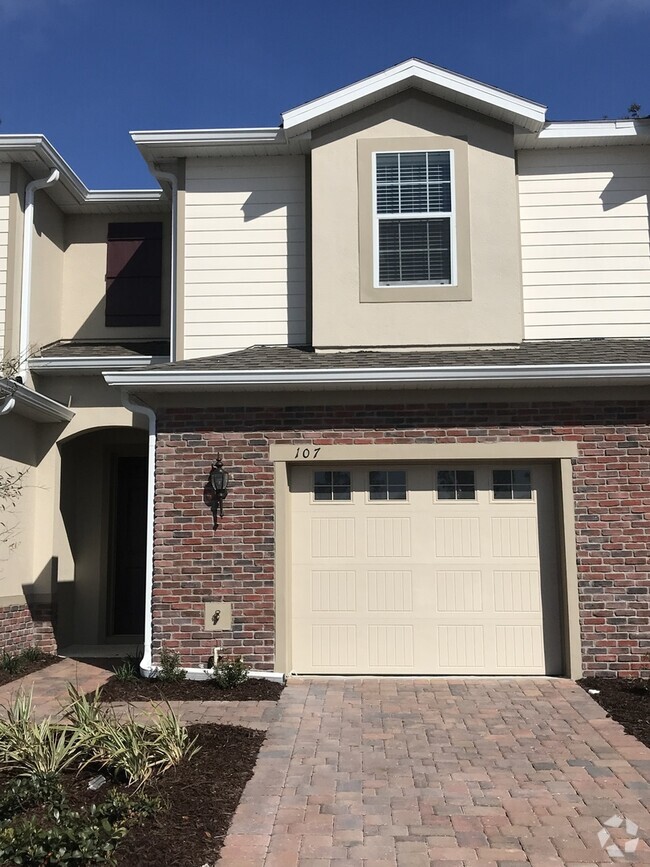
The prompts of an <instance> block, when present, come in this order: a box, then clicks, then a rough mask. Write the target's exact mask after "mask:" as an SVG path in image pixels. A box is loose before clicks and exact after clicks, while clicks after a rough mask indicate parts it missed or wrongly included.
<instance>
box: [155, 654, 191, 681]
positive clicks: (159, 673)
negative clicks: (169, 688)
mask: <svg viewBox="0 0 650 867" xmlns="http://www.w3.org/2000/svg"><path fill="white" fill-rule="evenodd" d="M180 663H181V658H180V655H179V654H178V653H176V652H175V651H173V650H168V649H167V648H166V647H164V646H163V648H162V650H161V651H160V665H159V666H158V667H157V668H156V670H155V674H154V677H155V678H156V679H157V680H164V681H167V682H168V683H176V682H178V681H179V680H185V677H186V675H187V672H186V671H185V669H183V668H181V664H180Z"/></svg>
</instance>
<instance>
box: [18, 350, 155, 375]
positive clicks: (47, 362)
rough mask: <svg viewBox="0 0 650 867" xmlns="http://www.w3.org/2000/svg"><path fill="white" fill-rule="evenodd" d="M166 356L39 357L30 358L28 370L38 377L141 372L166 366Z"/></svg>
mask: <svg viewBox="0 0 650 867" xmlns="http://www.w3.org/2000/svg"><path fill="white" fill-rule="evenodd" d="M168 361H169V357H167V356H157V355H124V356H114V355H95V356H93V355H86V356H77V357H75V358H70V357H69V356H55V355H51V356H39V357H35V358H31V359H30V360H29V362H28V364H29V369H30V370H31V371H32V372H33V373H37V374H39V375H40V376H48V375H55V374H73V375H80V374H91V373H101V374H103V373H104V372H105V371H116V370H139V369H140V370H141V369H143V368H145V369H146V368H147V367H151V366H152V365H154V364H166V363H167V362H168Z"/></svg>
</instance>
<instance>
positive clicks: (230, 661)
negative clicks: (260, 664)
mask: <svg viewBox="0 0 650 867" xmlns="http://www.w3.org/2000/svg"><path fill="white" fill-rule="evenodd" d="M249 669H250V666H248V665H246V663H245V662H244V661H243V659H242V658H241V656H222V657H219V659H218V661H217V664H216V665H215V666H214V667H213V669H212V678H213V679H214V682H215V683H216V685H217V686H218V687H219V689H233V688H234V687H236V686H241V684H242V683H245V681H246V679H247V678H248V672H249Z"/></svg>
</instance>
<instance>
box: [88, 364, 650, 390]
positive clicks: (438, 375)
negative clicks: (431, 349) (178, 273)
mask: <svg viewBox="0 0 650 867" xmlns="http://www.w3.org/2000/svg"><path fill="white" fill-rule="evenodd" d="M104 379H105V380H106V382H107V383H108V384H109V385H114V386H122V387H130V388H138V389H142V390H147V389H152V390H175V389H184V388H188V387H192V388H194V389H196V390H200V389H209V388H213V387H215V386H217V387H219V386H220V387H228V386H231V387H241V386H249V387H258V388H265V387H277V386H312V385H316V386H318V385H320V386H331V387H336V386H343V387H345V386H347V385H350V384H352V385H357V386H359V385H361V386H362V385H383V386H385V387H387V388H390V387H400V386H408V385H418V384H422V385H431V386H436V385H441V386H442V385H445V384H458V385H461V384H462V385H466V386H470V387H471V386H481V385H488V384H489V385H494V386H497V387H498V386H517V385H528V384H534V383H536V384H545V383H548V384H560V383H562V384H565V385H576V384H580V383H588V384H596V383H601V384H605V383H624V382H625V383H637V384H642V383H643V384H645V383H650V364H534V365H532V364H531V365H524V364H520V365H482V366H478V365H471V366H470V365H468V366H458V367H451V366H449V367H388V368H380V367H375V368H368V369H363V368H338V369H329V370H322V369H320V370H319V369H315V368H311V369H302V370H253V371H250V370H223V371H218V370H182V369H181V370H160V371H158V370H151V371H145V372H143V373H140V374H138V373H134V372H133V373H132V372H126V371H124V372H121V371H115V372H111V371H108V370H106V371H104Z"/></svg>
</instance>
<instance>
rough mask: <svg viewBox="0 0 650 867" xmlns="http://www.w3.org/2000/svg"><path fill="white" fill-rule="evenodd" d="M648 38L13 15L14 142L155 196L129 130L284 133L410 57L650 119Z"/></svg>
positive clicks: (370, 16) (589, 112)
mask: <svg viewBox="0 0 650 867" xmlns="http://www.w3.org/2000/svg"><path fill="white" fill-rule="evenodd" d="M649 36H650V0H446V2H441V0H393V2H388V0H318V2H315V0H231V2H228V3H226V2H222V0H0V118H1V119H2V123H1V124H0V133H17V132H21V133H28V132H43V133H45V135H47V136H48V138H49V139H50V141H52V143H53V144H54V145H55V147H56V148H58V150H59V151H60V152H61V153H62V155H63V156H64V157H65V159H67V160H68V162H69V163H70V164H71V165H72V167H73V168H74V169H75V171H76V172H77V173H78V174H79V175H80V176H81V178H82V179H83V180H84V181H85V183H86V184H87V185H88V186H90V187H94V188H106V187H151V186H155V184H154V183H153V180H152V179H151V177H150V175H149V174H148V172H147V170H146V167H145V165H144V162H143V161H142V160H141V158H140V156H139V154H138V152H137V150H136V149H135V147H134V146H133V144H132V143H131V141H130V139H129V136H128V131H129V130H131V129H182V128H207V127H220V126H226V127H227V126H272V125H276V124H277V123H279V116H280V112H281V111H284V110H286V109H289V108H292V107H294V106H296V105H299V104H300V103H302V102H305V101H307V100H309V99H312V98H314V97H316V96H320V95H321V94H323V93H326V92H328V91H330V90H334V89H336V88H337V87H341V86H343V85H346V84H349V83H351V82H352V81H355V80H356V79H359V78H363V77H364V76H366V75H369V74H371V73H373V72H377V71H379V70H380V69H384V68H386V67H387V66H391V65H393V64H394V63H398V62H399V61H401V60H404V59H406V58H407V57H411V56H416V57H421V58H422V59H424V60H428V61H430V62H432V63H436V64H438V65H440V66H446V67H448V68H450V69H453V70H455V71H457V72H460V73H463V74H465V75H469V76H472V77H474V78H477V79H480V80H481V81H485V82H487V83H489V84H493V85H496V86H498V87H501V88H504V89H506V90H512V91H514V92H515V93H519V94H521V95H522V96H525V97H528V98H530V99H533V100H536V101H538V102H542V103H545V104H546V105H548V106H549V112H548V116H549V118H550V119H562V120H563V119H575V118H600V117H603V116H608V117H620V116H624V115H625V113H626V110H627V107H628V106H629V105H630V103H631V102H638V103H640V104H641V106H642V111H641V113H642V114H650V64H649V63H648V52H649V46H650V39H649Z"/></svg>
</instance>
